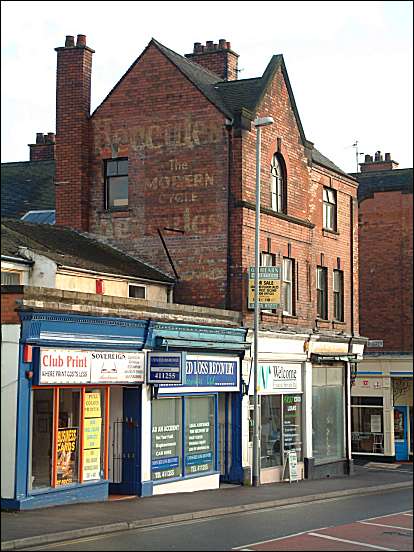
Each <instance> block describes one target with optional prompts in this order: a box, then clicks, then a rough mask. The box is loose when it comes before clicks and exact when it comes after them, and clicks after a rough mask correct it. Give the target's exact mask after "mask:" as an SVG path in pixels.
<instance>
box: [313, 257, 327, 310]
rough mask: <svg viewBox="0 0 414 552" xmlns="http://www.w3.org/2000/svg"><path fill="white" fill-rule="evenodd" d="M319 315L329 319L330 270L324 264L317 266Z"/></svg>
mask: <svg viewBox="0 0 414 552" xmlns="http://www.w3.org/2000/svg"><path fill="white" fill-rule="evenodd" d="M316 292H317V316H318V318H322V319H323V320H327V319H328V271H327V269H326V268H325V267H324V266H318V267H317V268H316Z"/></svg>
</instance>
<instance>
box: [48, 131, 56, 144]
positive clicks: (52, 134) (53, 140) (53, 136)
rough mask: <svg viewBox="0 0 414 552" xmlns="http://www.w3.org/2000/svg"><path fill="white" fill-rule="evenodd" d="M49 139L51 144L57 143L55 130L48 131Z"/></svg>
mask: <svg viewBox="0 0 414 552" xmlns="http://www.w3.org/2000/svg"><path fill="white" fill-rule="evenodd" d="M47 141H48V142H49V144H54V143H55V133H54V132H48V133H47Z"/></svg>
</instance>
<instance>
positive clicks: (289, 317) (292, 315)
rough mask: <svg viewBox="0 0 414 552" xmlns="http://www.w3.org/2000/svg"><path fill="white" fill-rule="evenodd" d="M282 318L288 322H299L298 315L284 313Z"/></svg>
mask: <svg viewBox="0 0 414 552" xmlns="http://www.w3.org/2000/svg"><path fill="white" fill-rule="evenodd" d="M282 318H283V320H285V319H286V320H297V319H298V317H297V315H296V314H287V313H284V312H283V313H282Z"/></svg>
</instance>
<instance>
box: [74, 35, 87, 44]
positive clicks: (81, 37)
mask: <svg viewBox="0 0 414 552" xmlns="http://www.w3.org/2000/svg"><path fill="white" fill-rule="evenodd" d="M76 46H86V35H83V34H78V37H77V39H76Z"/></svg>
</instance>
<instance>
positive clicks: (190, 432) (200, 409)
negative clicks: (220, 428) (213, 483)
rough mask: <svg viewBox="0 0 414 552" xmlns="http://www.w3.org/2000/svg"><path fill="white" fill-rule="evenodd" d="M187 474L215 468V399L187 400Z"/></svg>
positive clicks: (197, 398)
mask: <svg viewBox="0 0 414 552" xmlns="http://www.w3.org/2000/svg"><path fill="white" fill-rule="evenodd" d="M186 412H187V419H186V430H185V437H186V446H185V469H186V473H188V474H192V473H200V472H206V471H211V470H212V469H213V466H214V463H213V461H214V399H213V397H189V398H188V399H186Z"/></svg>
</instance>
